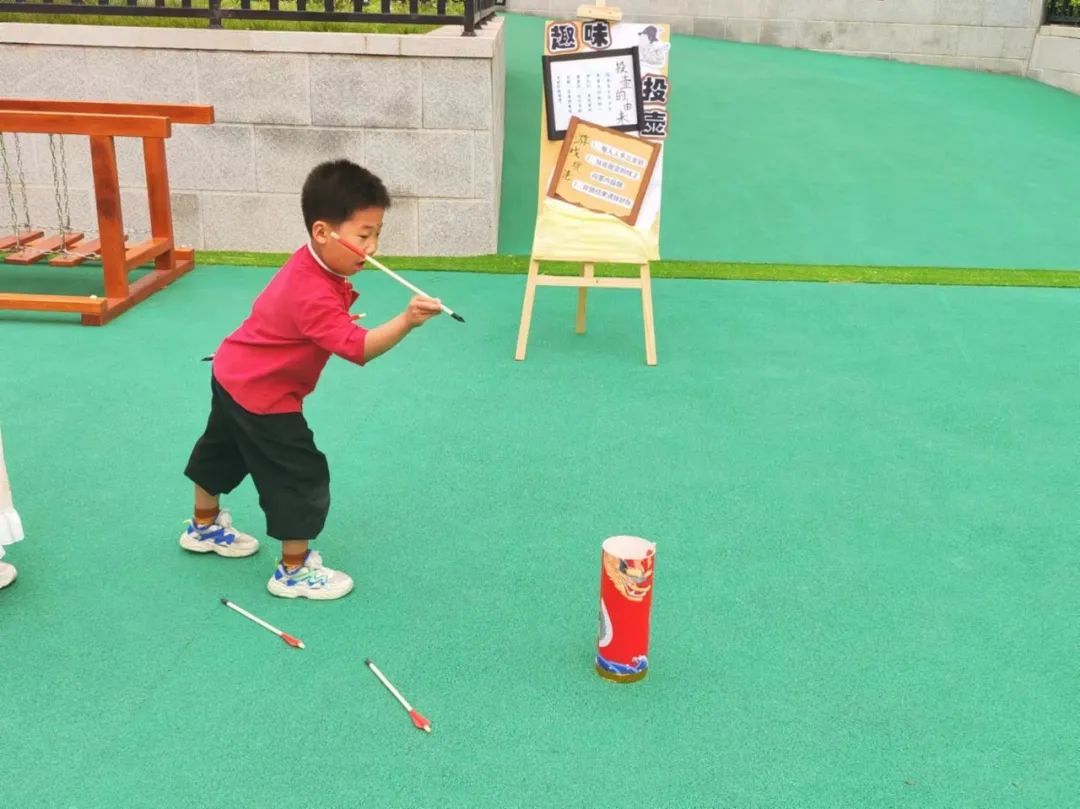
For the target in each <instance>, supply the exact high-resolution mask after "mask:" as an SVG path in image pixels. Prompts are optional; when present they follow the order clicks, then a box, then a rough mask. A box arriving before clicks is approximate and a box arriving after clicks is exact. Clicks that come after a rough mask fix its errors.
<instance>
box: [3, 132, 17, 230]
mask: <svg viewBox="0 0 1080 809" xmlns="http://www.w3.org/2000/svg"><path fill="white" fill-rule="evenodd" d="M13 137H15V138H18V137H19V136H18V135H13ZM0 162H2V163H3V164H4V188H5V190H6V191H7V198H8V205H9V206H10V207H11V235H12V236H14V237H15V248H16V249H21V248H22V242H21V241H20V238H19V237H20V235H21V234H20V228H19V212H18V210H17V209H16V207H15V189H14V179H13V178H12V176H11V163H10V162H8V153H7V140H6V138H5V136H4V133H3V132H0Z"/></svg>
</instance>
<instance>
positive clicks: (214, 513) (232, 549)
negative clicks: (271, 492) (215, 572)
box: [180, 384, 259, 557]
mask: <svg viewBox="0 0 1080 809" xmlns="http://www.w3.org/2000/svg"><path fill="white" fill-rule="evenodd" d="M211 388H212V390H213V398H212V400H211V405H210V417H209V419H207V422H206V430H205V431H204V432H203V434H202V436H201V437H200V438H199V440H198V441H197V442H196V444H195V448H194V449H193V450H192V451H191V457H190V458H189V459H188V464H187V468H186V469H185V470H184V474H185V475H187V477H188V479H189V480H191V481H192V482H193V483H194V484H195V508H194V514H193V516H192V519H191V521H190V522H189V524H188V527H187V530H186V531H184V533H183V534H181V536H180V546H181V547H182V548H184V549H185V550H189V551H194V552H196V553H211V552H213V553H216V554H217V555H218V556H227V557H242V556H251V555H252V554H253V553H255V552H256V551H258V549H259V543H258V542H257V541H256V539H255V538H254V537H251V536H248V535H247V534H243V533H241V532H239V531H237V530H235V529H234V528H233V527H232V521H231V519H230V517H229V515H228V513H227V512H224V511H222V510H221V504H220V494H221V493H222V492H231V491H232V490H233V489H235V488H236V487H237V486H239V485H240V483H241V481H243V479H244V478H245V477H247V474H248V470H247V465H246V464H245V462H244V458H243V455H242V454H241V453H240V449H239V447H238V446H237V442H236V438H235V431H236V427H235V425H234V424H233V423H232V419H231V418H230V414H229V412H228V409H227V407H226V403H225V402H224V401H223V399H222V396H221V394H220V392H219V390H218V388H217V386H216V385H213V384H212V385H211Z"/></svg>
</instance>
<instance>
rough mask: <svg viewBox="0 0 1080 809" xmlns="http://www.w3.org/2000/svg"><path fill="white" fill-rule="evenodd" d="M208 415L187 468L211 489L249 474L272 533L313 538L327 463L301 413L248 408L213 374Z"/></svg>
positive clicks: (231, 485)
mask: <svg viewBox="0 0 1080 809" xmlns="http://www.w3.org/2000/svg"><path fill="white" fill-rule="evenodd" d="M210 389H211V401H210V419H209V420H208V421H207V423H206V432H204V433H203V435H202V438H200V439H199V440H198V442H196V444H195V449H193V450H192V452H191V459H190V460H189V461H188V464H187V469H186V470H185V472H184V473H185V474H186V475H187V476H188V477H189V478H190V479H191V480H192V481H194V482H195V483H196V484H197V485H198V486H200V487H202V488H203V489H205V490H206V491H207V492H209V493H210V494H214V495H218V494H222V493H225V492H231V491H232V490H233V489H235V488H236V487H237V486H239V485H240V483H241V482H242V481H243V480H244V478H245V477H247V476H248V475H251V479H252V481H254V483H255V488H256V490H257V491H258V492H259V505H260V506H262V510H263V513H264V514H265V515H266V533H267V534H268V535H269V536H271V537H273V538H274V539H314V538H315V537H317V536H318V535H319V533H320V532H321V531H322V529H323V526H324V525H325V524H326V515H327V512H329V510H330V468H329V467H328V466H327V464H326V456H325V455H323V454H322V453H321V452H320V451H319V450H318V449H317V448H316V447H315V436H314V435H313V434H312V432H311V430H310V429H309V428H308V425H307V421H306V420H305V419H304V416H303V414H301V413H276V414H271V415H266V416H260V415H257V414H255V413H250V412H248V411H247V410H245V409H244V408H242V407H241V406H240V405H238V404H237V403H236V402H235V401H233V398H232V397H231V396H229V394H228V393H227V392H226V391H225V389H224V388H222V387H221V386H220V385H219V384H218V383H217V380H215V379H213V378H211V380H210Z"/></svg>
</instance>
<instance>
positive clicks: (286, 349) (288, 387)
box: [214, 245, 367, 414]
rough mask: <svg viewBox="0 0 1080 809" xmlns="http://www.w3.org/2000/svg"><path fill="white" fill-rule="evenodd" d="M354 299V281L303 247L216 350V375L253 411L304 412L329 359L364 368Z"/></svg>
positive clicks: (364, 332) (360, 334)
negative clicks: (352, 309)
mask: <svg viewBox="0 0 1080 809" xmlns="http://www.w3.org/2000/svg"><path fill="white" fill-rule="evenodd" d="M357 297H358V295H357V294H356V291H355V290H354V289H353V287H352V284H350V283H349V282H348V281H347V280H346V279H345V278H344V277H343V276H340V275H337V274H336V273H332V272H331V271H330V270H328V269H326V268H325V266H324V265H323V264H322V262H320V261H319V259H318V258H316V257H315V254H314V253H313V252H312V251H311V248H310V247H309V246H307V245H305V246H303V247H301V248H300V249H299V250H297V251H296V252H295V253H293V255H292V257H291V258H290V259H289V260H288V261H287V262H285V265H284V266H283V267H282V268H281V269H280V270H278V272H277V274H276V275H274V277H273V278H272V279H271V280H270V283H269V284H267V286H266V289H264V290H263V291H262V292H261V293H260V294H259V297H257V298H256V299H255V303H254V304H253V305H252V307H251V314H250V315H249V316H248V318H247V320H245V321H244V322H243V324H242V325H241V326H240V328H238V329H237V330H236V331H234V332H233V333H232V334H231V335H229V336H228V337H226V338H225V341H224V342H223V343H222V344H221V347H220V348H219V349H218V350H217V352H216V353H215V355H214V378H215V379H217V381H218V384H220V385H221V386H222V387H223V388H224V389H225V390H226V391H228V393H229V395H230V396H232V398H233V399H234V400H235V401H236V403H237V404H238V405H240V406H241V407H242V408H244V409H245V410H247V411H250V412H252V413H258V414H268V413H298V412H300V410H301V407H302V403H303V400H304V397H305V396H307V395H308V394H309V393H311V391H313V390H314V389H315V383H316V382H318V381H319V375H320V374H321V373H322V370H323V368H324V367H325V366H326V362H327V360H329V359H330V355H331V354H336V355H338V356H339V357H342V358H344V359H347V360H349V361H350V362H354V363H356V364H357V365H363V364H364V337H365V335H366V334H367V330H366V329H363V328H361V327H359V326H357V325H356V323H355V322H354V321H353V320H352V318H351V317H350V316H349V307H350V306H352V305H353V303H354V302H355V301H356V299H357Z"/></svg>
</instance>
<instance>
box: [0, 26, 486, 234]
mask: <svg viewBox="0 0 1080 809" xmlns="http://www.w3.org/2000/svg"><path fill="white" fill-rule="evenodd" d="M460 34H461V29H460V28H453V27H448V28H445V29H439V30H438V31H435V32H433V33H432V34H430V35H427V36H392V35H366V34H319V33H292V32H261V31H210V30H196V29H152V28H151V29H140V28H118V27H109V26H61V25H17V24H0V76H3V77H4V87H3V89H2V90H0V95H3V96H8V97H16V98H61V99H63V98H67V99H77V100H102V101H142V102H162V103H200V104H212V105H213V106H214V109H215V117H216V123H215V124H214V125H212V126H182V125H174V127H173V135H172V137H171V138H170V139H169V141H167V144H168V145H167V151H168V157H169V172H170V182H171V187H172V192H173V216H174V220H175V224H176V232H177V238H178V241H180V242H182V243H183V244H187V245H191V246H194V247H196V248H199V249H209V250H256V251H288V250H292V249H294V248H295V247H296V246H297V245H298V244H300V243H301V241H302V240H303V238H304V235H305V234H304V228H303V220H302V218H301V215H300V187H301V185H302V183H303V180H304V177H305V176H306V174H307V172H308V171H309V170H310V169H311V168H312V167H313V166H314V165H315V164H316V163H318V162H320V161H322V160H326V159H331V158H335V157H348V158H350V159H352V160H355V161H356V162H358V163H360V164H361V165H365V166H367V167H368V168H370V169H371V170H372V171H374V172H375V173H377V174H379V175H380V176H381V177H382V178H383V180H384V181H385V182H386V184H387V186H388V187H389V190H390V193H391V195H392V196H393V198H394V204H393V206H392V208H391V210H390V212H389V215H388V217H387V224H386V228H385V230H384V239H383V245H382V251H383V252H384V253H388V254H391V253H393V254H399V255H402V254H409V255H468V254H483V253H493V252H495V251H496V249H497V236H498V219H499V193H500V184H501V175H502V145H503V133H502V130H503V120H504V85H505V78H504V72H505V63H504V55H503V34H502V21H501V20H495V21H494V22H491V23H489V24H488V25H486V26H485V27H484V28H483V29H481V30H480V31H479V32H478V36H477V37H475V38H465V37H462V36H461V35H460ZM5 145H6V146H7V147H8V148H7V151H8V153H9V157H12V161H11V162H12V170H13V172H14V171H15V166H14V159H13V158H14V145H15V144H14V140H13V138H12V137H11V136H10V135H7V136H6V141H5ZM19 145H20V151H21V153H22V156H23V168H24V176H25V178H26V181H27V186H28V187H27V198H28V202H29V205H30V210H31V215H32V218H33V219H34V221H35V224H41V225H45V226H48V227H50V228H55V227H56V222H57V216H58V215H57V210H56V209H57V204H56V201H55V193H54V187H53V176H54V171H53V164H54V152H53V151H51V150H50V144H49V141H48V138H47V137H45V136H25V135H24V136H21V137H20V139H19ZM53 145H54V146H57V145H58V143H54V144H53ZM117 152H118V164H119V173H120V180H121V185H122V188H123V203H124V218H125V225H126V226H127V228H128V230H129V232H131V233H132V234H138V233H139V232H140V231H145V230H147V228H148V224H147V223H148V215H147V206H146V202H145V194H144V192H143V191H142V190H141V188H142V187H144V183H145V179H144V170H143V167H142V158H141V148H140V144H139V142H138V141H133V140H131V139H118V140H117ZM61 158H62V160H61ZM56 165H57V169H58V171H60V172H61V173H63V169H64V167H65V165H66V174H67V177H68V183H67V187H68V189H69V190H68V209H69V210H70V215H71V224H72V226H73V227H75V228H78V229H85V230H94V229H95V228H96V213H95V212H94V206H93V195H92V192H91V189H92V187H93V183H92V179H91V174H90V166H89V147H88V145H87V141H86V138H79V137H67V138H64V150H63V153H62V155H59V154H57V155H56ZM2 170H3V169H2V167H0V172H2ZM0 201H2V202H3V203H4V204H3V205H2V206H0V231H5V232H6V231H7V230H8V229H10V224H9V222H8V220H9V219H10V215H9V214H8V212H7V208H8V204H7V201H6V200H0ZM18 205H19V207H21V200H18Z"/></svg>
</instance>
